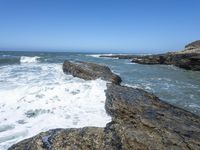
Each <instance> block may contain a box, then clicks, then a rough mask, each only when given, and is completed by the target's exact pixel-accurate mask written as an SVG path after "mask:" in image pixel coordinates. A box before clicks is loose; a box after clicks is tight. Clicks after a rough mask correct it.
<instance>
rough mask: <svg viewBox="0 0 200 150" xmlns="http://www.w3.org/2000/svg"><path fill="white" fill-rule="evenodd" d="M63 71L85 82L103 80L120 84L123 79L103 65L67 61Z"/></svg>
mask: <svg viewBox="0 0 200 150" xmlns="http://www.w3.org/2000/svg"><path fill="white" fill-rule="evenodd" d="M63 71H64V72H65V73H67V74H71V75H73V76H74V77H79V78H82V79H85V80H95V79H98V78H101V79H102V80H105V81H110V82H112V83H114V84H120V83H121V81H122V80H121V78H120V77H119V76H118V75H116V74H114V73H112V71H111V70H110V68H108V67H107V66H103V65H98V64H95V63H90V62H81V61H79V62H71V61H68V60H66V61H65V62H64V63H63Z"/></svg>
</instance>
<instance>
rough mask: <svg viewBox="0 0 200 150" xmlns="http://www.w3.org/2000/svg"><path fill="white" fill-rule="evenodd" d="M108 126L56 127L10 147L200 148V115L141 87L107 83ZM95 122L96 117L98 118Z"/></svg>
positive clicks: (20, 149)
mask: <svg viewBox="0 0 200 150" xmlns="http://www.w3.org/2000/svg"><path fill="white" fill-rule="evenodd" d="M105 93H106V102H105V109H106V112H107V113H108V114H109V115H110V116H111V117H112V121H111V122H109V123H107V125H106V127H105V128H100V127H85V128H78V129H74V128H71V129H53V130H50V131H47V132H43V133H40V134H38V135H36V136H34V137H32V138H29V139H26V140H23V141H21V142H19V143H17V144H14V145H13V146H11V147H10V148H9V150H79V149H82V150H91V149H97V150H122V149H123V150H161V149H162V150H169V149H177V150H178V149H180V150H198V149H200V117H199V116H197V115H195V114H192V113H190V112H188V111H186V110H183V109H181V108H178V107H175V106H172V105H170V104H168V103H166V102H163V101H161V100H160V99H159V98H158V97H156V96H155V95H153V94H151V93H147V92H145V91H144V90H141V89H135V88H131V87H126V86H120V85H116V84H113V83H108V84H107V90H106V91H105ZM94 121H95V120H94Z"/></svg>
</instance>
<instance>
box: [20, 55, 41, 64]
mask: <svg viewBox="0 0 200 150" xmlns="http://www.w3.org/2000/svg"><path fill="white" fill-rule="evenodd" d="M39 58H40V57H38V56H34V57H27V56H21V58H20V62H21V63H37V62H38V61H39V60H38V59H39Z"/></svg>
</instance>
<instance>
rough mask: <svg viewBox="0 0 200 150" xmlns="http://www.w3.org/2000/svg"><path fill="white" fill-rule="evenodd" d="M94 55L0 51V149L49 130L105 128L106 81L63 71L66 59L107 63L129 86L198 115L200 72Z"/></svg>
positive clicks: (199, 106)
mask: <svg viewBox="0 0 200 150" xmlns="http://www.w3.org/2000/svg"><path fill="white" fill-rule="evenodd" d="M98 56H99V55H98V54H84V53H41V52H0V112H1V115H0V149H6V148H7V147H9V146H10V145H12V144H13V143H16V142H18V141H19V140H22V139H24V138H28V137H31V136H33V135H35V134H37V133H39V132H41V131H47V130H49V129H52V128H71V127H73V128H74V127H75V128H78V127H83V126H100V127H103V126H105V125H106V123H107V122H109V121H110V119H111V118H110V117H109V116H108V115H107V114H106V112H105V109H104V103H105V93H104V90H105V89H106V82H105V81H102V80H100V79H98V80H95V81H84V80H82V79H78V78H74V77H72V76H70V75H65V74H64V73H63V71H62V63H63V61H64V60H65V59H69V60H83V61H91V62H97V63H101V64H105V65H108V66H109V67H110V68H111V69H112V70H113V71H114V72H115V73H117V74H119V75H120V76H121V77H122V80H123V83H122V84H125V85H128V86H132V87H137V88H142V89H145V90H147V91H149V92H153V93H154V94H156V95H157V96H159V97H160V98H161V99H162V100H164V101H167V102H169V103H171V104H173V105H176V106H179V107H182V108H184V109H187V110H189V111H191V112H193V113H196V114H198V115H200V99H199V98H200V73H199V72H193V71H186V70H183V69H179V68H177V67H174V66H164V65H140V64H134V63H130V61H129V60H120V59H110V58H99V57H98Z"/></svg>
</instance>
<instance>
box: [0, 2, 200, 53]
mask: <svg viewBox="0 0 200 150" xmlns="http://www.w3.org/2000/svg"><path fill="white" fill-rule="evenodd" d="M197 39H200V0H0V49H1V50H3V49H4V50H8V49H12V50H14V49H16V50H69V51H72V50H76V51H93V52H96V51H99V50H102V51H107V52H109V51H116V52H118V51H122V52H143V51H145V52H146V51H149V52H152V51H167V50H176V49H181V48H183V47H184V45H185V44H187V43H188V42H191V41H194V40H197Z"/></svg>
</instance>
